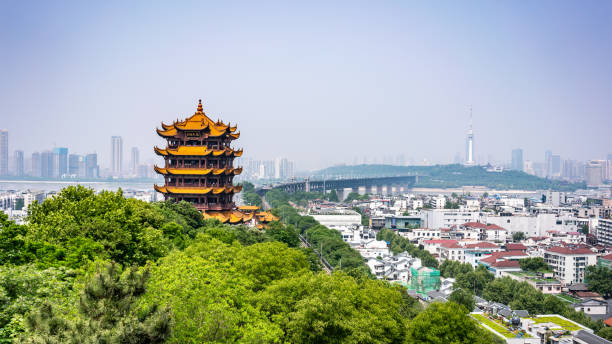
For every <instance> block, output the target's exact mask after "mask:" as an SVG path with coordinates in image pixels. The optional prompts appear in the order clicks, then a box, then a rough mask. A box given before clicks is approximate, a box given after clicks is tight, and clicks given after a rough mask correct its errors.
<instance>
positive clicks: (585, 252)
mask: <svg viewBox="0 0 612 344" xmlns="http://www.w3.org/2000/svg"><path fill="white" fill-rule="evenodd" d="M544 260H545V261H546V263H548V265H550V266H551V267H552V269H553V271H554V272H555V278H556V279H558V280H559V281H561V282H562V283H564V285H570V284H574V283H583V282H584V274H585V270H586V267H587V266H590V265H595V264H596V263H597V255H596V254H595V253H594V252H592V251H591V250H590V249H588V248H585V247H574V248H572V247H563V246H554V247H551V248H548V249H546V250H544Z"/></svg>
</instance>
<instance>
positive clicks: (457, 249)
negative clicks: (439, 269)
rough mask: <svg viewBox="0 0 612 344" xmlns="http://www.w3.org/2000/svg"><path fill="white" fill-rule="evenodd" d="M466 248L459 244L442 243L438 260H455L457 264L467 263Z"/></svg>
mask: <svg viewBox="0 0 612 344" xmlns="http://www.w3.org/2000/svg"><path fill="white" fill-rule="evenodd" d="M464 252H465V248H464V247H463V246H461V245H459V243H453V242H445V243H441V244H440V247H439V251H438V260H439V261H440V262H443V261H445V260H454V261H457V262H461V263H463V262H465V253H464Z"/></svg>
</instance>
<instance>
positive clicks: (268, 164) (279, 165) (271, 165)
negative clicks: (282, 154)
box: [241, 158, 295, 180]
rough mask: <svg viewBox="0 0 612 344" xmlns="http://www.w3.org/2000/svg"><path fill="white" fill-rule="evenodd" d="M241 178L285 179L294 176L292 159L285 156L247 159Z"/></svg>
mask: <svg viewBox="0 0 612 344" xmlns="http://www.w3.org/2000/svg"><path fill="white" fill-rule="evenodd" d="M243 168H244V171H243V173H242V176H241V178H242V179H245V180H257V179H278V180H287V179H291V178H293V177H295V168H294V163H293V161H290V160H288V159H286V158H276V159H274V160H251V159H249V160H247V161H246V163H245V164H244V167H243Z"/></svg>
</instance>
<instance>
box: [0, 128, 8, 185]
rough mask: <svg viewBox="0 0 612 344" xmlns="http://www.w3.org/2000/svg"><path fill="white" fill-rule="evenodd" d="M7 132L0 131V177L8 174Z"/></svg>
mask: <svg viewBox="0 0 612 344" xmlns="http://www.w3.org/2000/svg"><path fill="white" fill-rule="evenodd" d="M8 152H9V150H8V130H5V129H2V130H0V176H8V174H9V169H8V166H9V162H8V161H9V154H8Z"/></svg>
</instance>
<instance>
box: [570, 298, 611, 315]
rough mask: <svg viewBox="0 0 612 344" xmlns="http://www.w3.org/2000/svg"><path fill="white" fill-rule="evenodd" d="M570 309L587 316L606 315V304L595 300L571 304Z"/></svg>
mask: <svg viewBox="0 0 612 344" xmlns="http://www.w3.org/2000/svg"><path fill="white" fill-rule="evenodd" d="M572 307H574V309H575V310H576V311H577V312H580V311H582V312H584V314H588V315H606V314H608V303H607V302H606V301H602V300H597V299H587V300H584V301H583V302H581V303H576V304H573V305H572Z"/></svg>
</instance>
